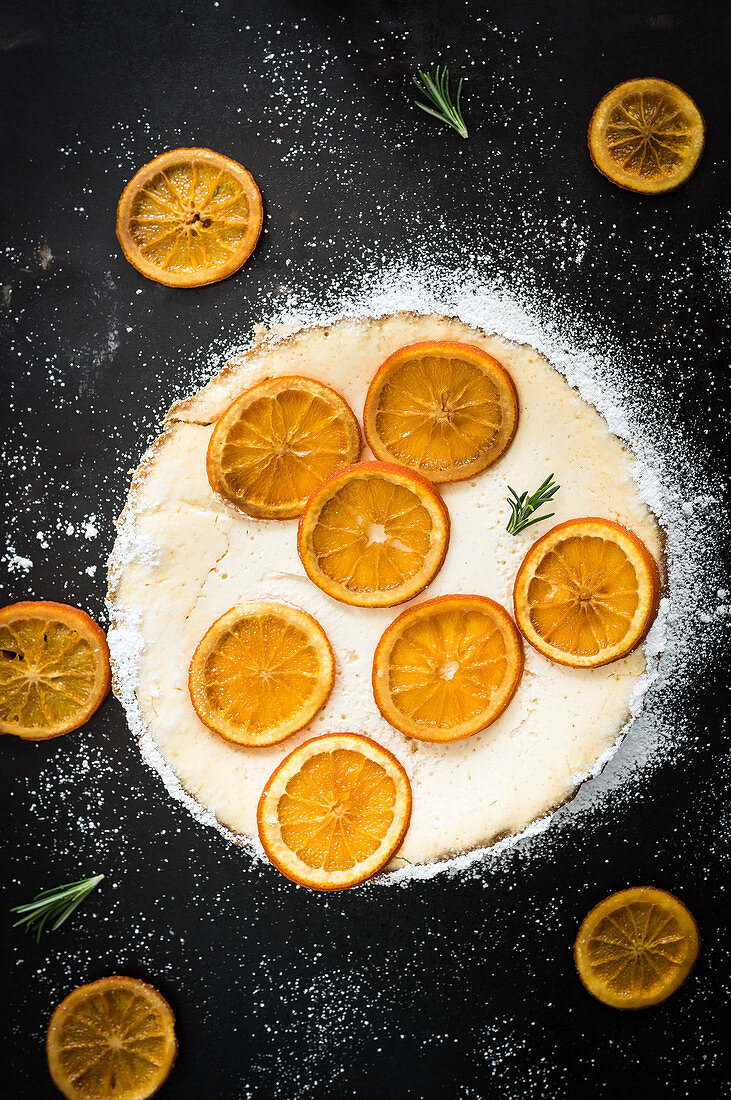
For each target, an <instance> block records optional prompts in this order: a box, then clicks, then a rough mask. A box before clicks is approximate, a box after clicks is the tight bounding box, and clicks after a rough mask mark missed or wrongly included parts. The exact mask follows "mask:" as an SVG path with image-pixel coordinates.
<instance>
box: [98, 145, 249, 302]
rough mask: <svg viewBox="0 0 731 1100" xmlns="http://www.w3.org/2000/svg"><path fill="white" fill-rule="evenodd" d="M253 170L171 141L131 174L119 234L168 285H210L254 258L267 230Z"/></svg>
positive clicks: (134, 257)
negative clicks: (172, 144) (174, 145)
mask: <svg viewBox="0 0 731 1100" xmlns="http://www.w3.org/2000/svg"><path fill="white" fill-rule="evenodd" d="M262 220H263V209H262V203H261V194H260V193H259V188H258V187H257V186H256V184H255V182H254V179H253V176H252V175H251V173H250V172H248V171H247V170H246V168H244V166H243V165H242V164H239V163H238V162H237V161H235V160H231V159H230V158H229V157H225V156H223V155H222V154H221V153H214V152H213V150H211V149H171V150H170V151H169V152H167V153H162V154H161V155H160V156H159V157H155V158H154V160H151V161H150V162H149V164H146V165H145V166H144V167H143V168H140V170H139V171H138V172H137V173H136V174H135V175H134V176H133V177H132V179H131V180H130V181H129V183H128V184H127V186H126V187H125V189H124V191H123V192H122V197H121V198H120V200H119V205H118V207H117V237H118V239H119V243H120V245H121V247H122V252H123V253H124V255H125V258H126V259H127V260H129V262H130V263H131V264H132V266H133V267H135V268H136V269H137V270H138V271H139V272H140V273H141V274H142V275H145V276H146V277H147V278H148V279H152V280H154V281H155V282H157V283H164V284H165V285H166V286H176V287H193V286H204V285H205V284H206V283H215V282H218V281H219V280H220V279H226V278H228V276H229V275H233V273H234V272H235V271H238V269H239V268H240V267H241V266H242V264H244V263H245V262H246V260H248V258H249V256H250V255H251V253H252V252H253V251H254V248H255V246H256V242H257V241H258V239H259V234H260V233H261V226H262Z"/></svg>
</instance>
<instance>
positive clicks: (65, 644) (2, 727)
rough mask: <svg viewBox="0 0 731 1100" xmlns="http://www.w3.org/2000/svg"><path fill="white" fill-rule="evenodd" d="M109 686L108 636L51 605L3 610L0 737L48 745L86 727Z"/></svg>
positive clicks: (72, 610)
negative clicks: (0, 734) (12, 736)
mask: <svg viewBox="0 0 731 1100" xmlns="http://www.w3.org/2000/svg"><path fill="white" fill-rule="evenodd" d="M110 684H111V671H110V668H109V648H108V646H107V639H106V636H105V634H104V631H103V630H102V628H101V627H100V626H97V624H96V623H95V622H94V620H93V619H90V618H89V616H88V615H87V614H86V612H85V611H80V610H79V608H77V607H70V606H69V604H65V603H52V602H51V601H50V600H38V601H35V600H27V601H24V602H21V603H13V604H10V605H9V606H8V607H3V608H2V609H0V733H13V734H15V736H16V737H22V738H24V739H25V740H28V741H46V740H48V739H50V738H51V737H60V736H61V734H62V733H69V732H70V731H71V730H75V729H78V727H79V726H83V724H84V722H88V720H89V719H90V718H91V716H92V714H94V712H95V711H96V710H98V709H99V707H100V706H101V704H102V703H103V702H104V699H105V698H106V696H107V694H108V692H109V687H110Z"/></svg>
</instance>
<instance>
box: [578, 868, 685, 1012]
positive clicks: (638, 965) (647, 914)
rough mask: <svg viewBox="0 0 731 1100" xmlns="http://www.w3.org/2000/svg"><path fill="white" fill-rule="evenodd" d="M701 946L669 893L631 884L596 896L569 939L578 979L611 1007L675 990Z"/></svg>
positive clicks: (642, 1004) (646, 1001)
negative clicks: (601, 898)
mask: <svg viewBox="0 0 731 1100" xmlns="http://www.w3.org/2000/svg"><path fill="white" fill-rule="evenodd" d="M699 948H700V939H699V936H698V927H697V925H696V923H695V921H694V919H693V917H692V915H691V913H690V912H689V911H688V909H686V907H685V906H684V905H683V903H682V901H679V900H678V899H677V898H676V897H673V895H672V894H668V893H667V892H666V891H665V890H658V889H656V888H655V887H653V886H634V887H632V888H631V889H629V890H620V891H619V893H617V894H611V895H610V896H609V897H608V898H605V899H604V901H600V902H599V904H598V905H597V906H595V907H594V909H592V910H591V912H590V913H589V914H588V915H587V916H586V917H585V918H584V920H583V922H582V925H581V927H580V928H579V934H578V936H577V937H576V943H575V944H574V962H575V963H576V969H577V971H578V974H579V977H580V978H581V981H582V982H583V983H584V985H585V987H586V988H587V990H588V991H589V993H591V994H592V995H593V996H594V997H597V998H598V1000H600V1001H603V1002H604V1004H607V1005H611V1006H612V1008H649V1007H650V1006H651V1005H656V1004H660V1002H661V1001H664V1000H666V999H667V998H668V997H669V996H670V995H671V993H675V991H676V990H677V989H679V988H680V986H681V985H682V984H683V982H684V981H685V979H686V978H687V977H688V975H689V974H690V972H691V970H692V969H693V966H694V964H695V961H696V959H697V958H698V951H699Z"/></svg>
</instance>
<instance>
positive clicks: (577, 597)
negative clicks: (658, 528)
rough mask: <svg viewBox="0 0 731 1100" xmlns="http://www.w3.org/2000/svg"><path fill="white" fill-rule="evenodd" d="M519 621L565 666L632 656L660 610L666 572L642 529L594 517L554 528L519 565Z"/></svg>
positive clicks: (516, 601)
mask: <svg viewBox="0 0 731 1100" xmlns="http://www.w3.org/2000/svg"><path fill="white" fill-rule="evenodd" d="M513 601H514V607H515V619H516V622H517V624H518V626H519V627H520V630H521V632H522V634H523V636H524V638H525V639H526V640H527V641H528V642H530V644H531V645H532V646H533V647H534V648H535V649H537V650H538V651H539V653H542V654H543V655H544V656H545V657H548V658H549V659H550V660H552V661H556V662H558V663H559V664H564V665H570V666H571V667H572V668H598V667H599V666H600V665H606V664H609V662H610V661H617V660H619V659H620V658H621V657H626V656H627V654H628V653H630V652H631V651H632V650H633V649H634V648H635V647H636V646H638V645H639V644H640V642H642V641H643V639H644V638H645V636H646V635H647V632H648V630H649V629H650V627H651V626H652V623H653V621H654V619H655V616H656V614H657V609H658V605H659V601H660V574H659V571H658V567H657V563H656V561H655V559H654V558H653V556H652V554H651V553H650V551H649V550H648V549H647V547H646V546H645V544H644V543H643V542H642V540H641V539H640V538H638V536H637V535H635V534H634V533H633V532H632V531H628V530H627V528H626V527H622V526H621V525H620V524H618V523H615V522H614V521H612V520H608V519H601V518H599V517H593V516H587V517H585V518H583V519H573V520H568V521H567V522H566V523H559V524H558V525H557V526H556V527H553V528H552V529H551V530H550V531H548V532H547V533H546V534H545V535H543V537H542V538H540V539H538V541H537V542H535V543H534V544H533V546H531V548H530V550H529V551H528V553H527V554H526V556H525V558H524V559H523V562H522V564H521V566H520V568H519V569H518V573H517V576H516V579H515V587H514V592H513Z"/></svg>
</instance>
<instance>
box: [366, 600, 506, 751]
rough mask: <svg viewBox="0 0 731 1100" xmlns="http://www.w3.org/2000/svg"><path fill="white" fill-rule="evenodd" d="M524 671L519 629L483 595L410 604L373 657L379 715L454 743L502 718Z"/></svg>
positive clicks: (412, 733)
mask: <svg viewBox="0 0 731 1100" xmlns="http://www.w3.org/2000/svg"><path fill="white" fill-rule="evenodd" d="M522 674H523V645H522V643H521V640H520V634H519V633H518V631H517V630H516V628H515V624H514V623H513V620H512V619H511V618H510V616H509V615H508V613H507V611H506V610H505V608H503V607H501V606H500V604H499V603H495V601H494V600H491V599H488V597H487V596H440V597H439V598H438V599H435V600H427V601H426V603H422V604H419V605H418V606H417V607H410V608H408V609H407V610H406V611H404V612H402V614H401V615H399V617H398V618H397V619H395V620H394V622H392V623H391V625H390V626H389V627H387V629H386V630H385V631H384V633H383V635H382V637H381V640H380V641H379V643H378V645H377V646H376V652H375V655H374V657H373V694H374V696H375V700H376V704H377V706H378V709H379V710H380V712H381V714H382V715H383V717H384V718H385V719H386V721H387V722H390V723H391V725H392V726H395V727H396V729H398V730H401V732H402V733H405V734H407V735H408V736H409V737H414V738H416V739H417V740H418V741H459V740H461V739H462V738H463V737H470V736H471V735H472V734H473V733H479V731H480V730H484V729H485V728H486V727H487V726H489V725H491V724H492V723H493V722H494V721H496V719H498V718H499V717H500V715H501V714H502V713H503V711H504V710H505V708H506V707H507V705H508V703H509V702H510V700H511V699H512V698H513V696H514V695H515V691H516V688H517V686H518V684H519V682H520V678H521V676H522Z"/></svg>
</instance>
